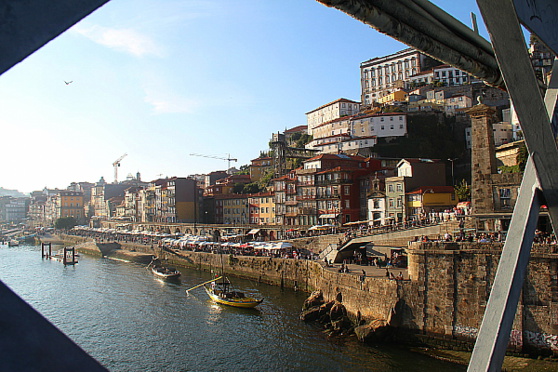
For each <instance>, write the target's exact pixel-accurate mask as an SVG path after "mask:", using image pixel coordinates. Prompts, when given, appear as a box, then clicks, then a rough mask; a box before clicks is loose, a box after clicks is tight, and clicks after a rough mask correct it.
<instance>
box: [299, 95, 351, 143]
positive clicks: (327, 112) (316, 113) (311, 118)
mask: <svg viewBox="0 0 558 372" xmlns="http://www.w3.org/2000/svg"><path fill="white" fill-rule="evenodd" d="M359 111H360V103H359V102H355V101H351V100H348V99H345V98H340V99H338V100H336V101H333V102H330V103H327V104H325V105H323V106H320V107H318V108H317V109H315V110H312V111H310V112H307V113H306V121H307V124H308V134H310V135H314V129H315V128H316V127H318V126H319V125H321V124H323V123H326V122H329V121H332V120H335V119H339V118H341V117H343V116H352V115H356V114H358V112H359Z"/></svg>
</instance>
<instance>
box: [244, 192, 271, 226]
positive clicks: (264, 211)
mask: <svg viewBox="0 0 558 372" xmlns="http://www.w3.org/2000/svg"><path fill="white" fill-rule="evenodd" d="M249 204H250V223H251V224H256V225H274V224H275V201H274V198H273V193H271V192H262V193H258V194H252V195H250V197H249Z"/></svg>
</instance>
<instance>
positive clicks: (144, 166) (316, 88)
mask: <svg viewBox="0 0 558 372" xmlns="http://www.w3.org/2000/svg"><path fill="white" fill-rule="evenodd" d="M433 3H434V4H436V5H438V6H439V7H441V8H442V9H444V10H446V11H447V12H449V13H450V14H451V15H453V16H454V17H456V18H457V19H459V20H460V21H461V22H463V23H465V24H467V25H470V12H475V13H476V14H477V18H478V19H479V22H482V20H481V17H480V12H479V11H478V8H477V7H476V3H475V2H474V1H469V0H466V1H459V2H455V1H449V0H444V1H433ZM484 36H485V37H486V35H484ZM406 47H407V46H405V45H404V44H401V43H399V42H397V41H395V40H393V39H391V38H390V37H388V36H385V35H382V34H380V33H379V32H377V31H375V30H373V29H371V28H370V27H369V26H366V25H364V24H362V23H361V22H359V21H357V20H355V19H353V18H351V17H349V16H348V15H346V14H344V13H342V12H341V11H339V10H336V9H334V8H328V7H326V6H324V5H322V4H320V3H318V2H317V1H314V0H234V1H231V0H228V1H223V0H159V1H153V0H151V1H148V0H112V1H110V2H109V3H107V4H106V5H104V6H103V7H101V8H99V9H98V10H97V11H95V12H93V13H92V14H91V15H89V16H88V17H86V18H84V19H83V20H82V21H80V22H79V23H77V24H76V25H74V26H73V27H72V28H70V29H69V30H67V31H66V32H65V33H63V34H62V35H60V36H59V37H58V38H56V39H54V40H52V41H51V42H49V43H48V44H46V45H45V46H44V47H42V48H41V49H39V50H38V51H37V52H35V53H34V54H32V55H31V56H29V57H28V58H27V59H25V60H24V61H23V62H21V63H19V64H18V65H16V66H14V67H13V68H11V69H10V70H8V71H7V72H5V73H4V74H3V75H0V129H1V131H2V136H1V137H2V141H1V143H0V156H1V159H2V167H1V171H0V187H3V188H6V189H16V190H19V191H21V192H31V191H34V190H42V189H43V188H45V187H48V188H59V189H64V188H66V187H68V186H69V185H70V183H71V182H82V181H87V182H97V181H98V180H99V179H100V178H101V177H104V178H105V180H106V181H108V182H112V181H114V168H113V166H112V163H113V162H114V161H115V160H116V159H118V158H120V157H121V156H122V155H124V154H127V155H126V157H125V158H124V159H123V160H122V161H121V167H120V168H119V170H118V178H119V180H123V179H125V178H126V176H127V175H128V174H133V175H135V174H136V173H137V172H140V173H141V178H142V180H144V181H150V180H153V179H156V178H158V177H165V176H168V177H173V176H177V177H186V176H188V175H191V174H203V173H209V172H211V171H215V170H224V169H226V168H227V161H224V160H220V159H213V158H206V157H198V156H191V155H190V154H192V153H197V154H203V155H208V156H214V157H221V158H227V157H228V156H229V154H230V157H231V158H237V159H238V162H236V163H235V162H232V163H231V166H236V167H237V168H238V167H240V165H244V164H249V163H250V160H251V159H255V158H257V157H258V156H259V154H260V151H266V150H267V149H268V143H269V140H270V138H271V134H272V133H274V132H282V131H284V130H285V129H288V128H292V127H295V126H298V125H304V124H306V116H305V113H306V112H309V111H311V110H313V109H315V108H317V107H319V106H321V105H324V104H326V103H329V102H331V101H334V100H336V99H338V98H347V99H351V100H355V101H360V77H359V75H360V70H359V66H360V63H361V62H364V61H366V60H368V59H371V58H375V57H380V56H384V55H388V54H391V53H394V52H397V51H399V50H402V49H404V48H406ZM65 82H71V83H70V84H66V83H65Z"/></svg>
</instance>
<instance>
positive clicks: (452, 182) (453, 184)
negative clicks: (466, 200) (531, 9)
mask: <svg viewBox="0 0 558 372" xmlns="http://www.w3.org/2000/svg"><path fill="white" fill-rule="evenodd" d="M457 159H459V158H453V159H452V158H448V161H451V185H452V186H455V179H454V177H453V162H454V161H456V160H457Z"/></svg>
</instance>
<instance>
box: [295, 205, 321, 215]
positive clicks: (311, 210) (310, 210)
mask: <svg viewBox="0 0 558 372" xmlns="http://www.w3.org/2000/svg"><path fill="white" fill-rule="evenodd" d="M298 212H299V214H306V215H311V216H314V215H316V214H318V210H317V209H316V208H310V207H302V208H301V207H299V208H298Z"/></svg>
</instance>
